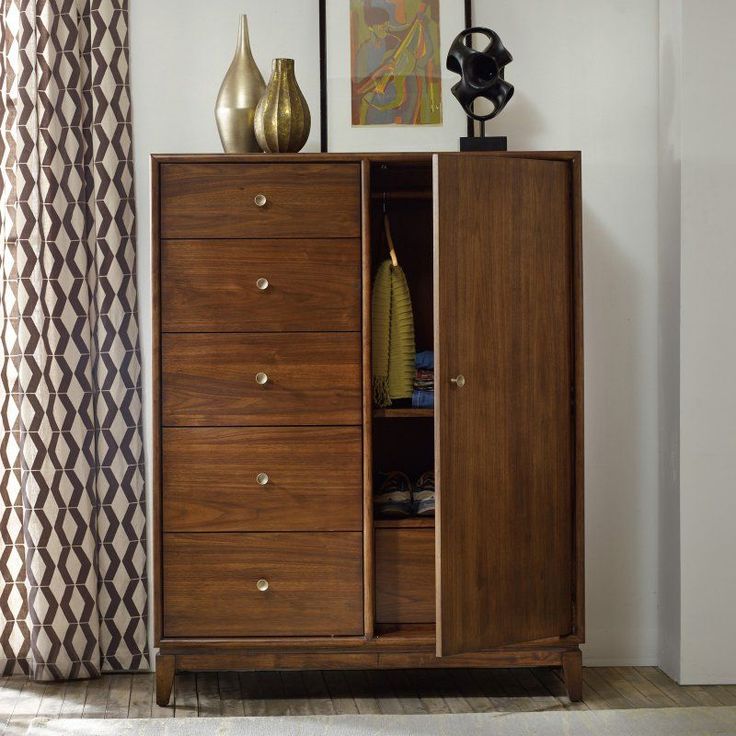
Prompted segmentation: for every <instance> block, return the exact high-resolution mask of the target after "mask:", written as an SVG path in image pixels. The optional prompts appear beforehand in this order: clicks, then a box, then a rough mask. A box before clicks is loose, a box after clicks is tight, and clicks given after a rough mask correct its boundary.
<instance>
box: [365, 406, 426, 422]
mask: <svg viewBox="0 0 736 736" xmlns="http://www.w3.org/2000/svg"><path fill="white" fill-rule="evenodd" d="M433 416H434V409H417V408H415V407H413V406H407V407H406V408H405V409H401V408H399V409H374V410H373V417H374V419H416V418H418V417H427V418H432V417H433Z"/></svg>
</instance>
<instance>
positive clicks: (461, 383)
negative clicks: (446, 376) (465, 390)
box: [450, 373, 465, 388]
mask: <svg viewBox="0 0 736 736" xmlns="http://www.w3.org/2000/svg"><path fill="white" fill-rule="evenodd" d="M450 381H451V382H452V383H454V384H455V385H456V386H457V387H458V388H462V387H463V386H464V385H465V376H464V375H463V374H462V373H461V374H460V375H459V376H457V378H451V379H450Z"/></svg>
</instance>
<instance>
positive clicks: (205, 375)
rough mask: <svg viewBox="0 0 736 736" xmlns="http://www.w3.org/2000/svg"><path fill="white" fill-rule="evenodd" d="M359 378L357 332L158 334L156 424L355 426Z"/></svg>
mask: <svg viewBox="0 0 736 736" xmlns="http://www.w3.org/2000/svg"><path fill="white" fill-rule="evenodd" d="M260 372H263V373H265V374H266V375H267V376H268V381H267V383H265V384H263V385H259V384H258V383H257V382H256V374H258V373H260ZM361 376H362V374H361V351H360V333H358V332H340V333H337V332H336V333H306V332H304V333H296V332H294V333H282V334H260V335H256V334H232V335H226V334H165V335H163V336H162V397H163V423H164V425H169V426H229V425H254V426H257V425H291V424H315V425H326V424H356V425H359V424H360V423H361V421H362V391H361V380H362V378H361Z"/></svg>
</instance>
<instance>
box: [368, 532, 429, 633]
mask: <svg viewBox="0 0 736 736" xmlns="http://www.w3.org/2000/svg"><path fill="white" fill-rule="evenodd" d="M375 541H376V623H379V624H404V623H406V624H421V623H433V622H434V620H435V589H434V554H435V550H434V529H376V536H375Z"/></svg>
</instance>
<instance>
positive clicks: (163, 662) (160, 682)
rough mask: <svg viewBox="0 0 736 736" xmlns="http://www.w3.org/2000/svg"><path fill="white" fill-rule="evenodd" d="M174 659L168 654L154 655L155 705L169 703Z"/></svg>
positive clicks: (162, 706)
mask: <svg viewBox="0 0 736 736" xmlns="http://www.w3.org/2000/svg"><path fill="white" fill-rule="evenodd" d="M175 674H176V660H175V658H174V657H172V656H171V655H168V654H157V655H156V705H158V706H160V707H161V708H164V707H166V706H167V705H168V704H169V700H170V698H171V691H172V690H173V688H174V676H175Z"/></svg>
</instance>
